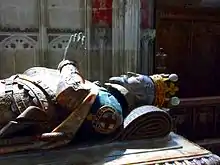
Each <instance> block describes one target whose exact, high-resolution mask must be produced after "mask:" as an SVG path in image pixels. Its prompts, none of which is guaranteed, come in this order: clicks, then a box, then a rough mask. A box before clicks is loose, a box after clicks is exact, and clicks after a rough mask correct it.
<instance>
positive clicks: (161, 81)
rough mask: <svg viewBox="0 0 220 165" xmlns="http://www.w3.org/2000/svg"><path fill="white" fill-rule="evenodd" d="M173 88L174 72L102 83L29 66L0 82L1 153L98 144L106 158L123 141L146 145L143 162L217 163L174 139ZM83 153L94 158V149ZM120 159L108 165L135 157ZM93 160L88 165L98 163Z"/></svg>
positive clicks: (65, 68)
mask: <svg viewBox="0 0 220 165" xmlns="http://www.w3.org/2000/svg"><path fill="white" fill-rule="evenodd" d="M70 40H71V39H70ZM177 82H178V76H177V75H176V74H155V75H151V76H148V75H143V74H138V73H133V72H128V73H126V74H123V75H120V76H118V77H111V78H109V80H107V81H106V82H105V83H104V84H103V85H101V83H99V82H98V81H95V82H90V81H88V80H86V79H85V78H84V77H83V75H82V74H81V73H80V71H79V69H78V64H77V62H75V61H69V60H65V59H64V60H62V61H61V62H60V63H59V65H58V68H57V69H50V68H45V67H33V68H30V69H28V70H26V71H25V72H24V73H23V74H16V75H13V76H11V77H9V78H6V79H4V80H1V81H0V113H1V119H0V154H8V153H12V152H17V151H27V150H28V151H30V150H41V151H42V150H49V149H54V148H58V147H62V146H69V145H73V146H74V144H75V145H76V144H77V145H78V144H81V143H82V144H83V143H84V144H85V143H86V144H94V143H95V144H98V143H100V142H104V144H103V143H102V144H103V147H100V149H101V152H104V151H106V150H111V149H112V147H113V148H114V150H118V149H119V148H120V145H121V147H122V148H123V147H125V146H126V145H125V144H126V143H127V145H129V146H135V145H136V146H139V147H141V146H143V145H147V146H148V149H147V150H145V156H142V157H141V156H140V152H136V151H135V154H137V153H138V154H139V157H141V158H140V159H139V160H141V161H142V163H144V162H145V163H146V162H148V164H157V163H165V162H172V163H173V162H174V163H175V162H176V164H178V163H183V164H184V163H185V164H202V163H207V164H216V163H217V164H218V163H219V161H220V159H219V157H218V156H216V155H214V154H212V153H210V152H209V151H207V150H205V149H202V148H200V147H199V146H196V145H194V144H193V143H191V142H188V141H187V140H184V138H182V137H180V136H178V135H176V134H174V133H172V118H171V116H170V115H169V111H168V110H167V108H166V107H168V106H169V105H172V106H176V105H178V104H179V98H178V97H176V92H177V91H178V87H177V86H176V84H177ZM135 141H136V142H135ZM108 144H110V146H109V145H108ZM118 144H120V145H118ZM152 144H155V145H152ZM83 150H84V151H83V153H88V154H90V155H92V154H93V153H94V151H95V150H96V147H95V148H94V147H93V148H90V147H87V148H86V149H85V148H84V149H83ZM42 152H43V151H42ZM63 152H66V151H65V150H63ZM71 152H73V154H76V155H78V156H76V157H78V159H74V161H75V163H76V161H77V163H80V162H81V163H84V164H85V159H86V158H83V157H82V154H83V153H81V156H80V155H79V154H80V152H79V151H77V149H76V150H74V151H71ZM165 153H169V154H168V155H166V156H164V157H162V155H163V154H165ZM125 155H126V156H125V157H126V158H123V159H124V161H122V158H120V160H117V159H116V160H113V161H112V164H129V163H136V164H137V162H138V160H136V157H134V158H133V159H131V157H129V156H127V154H125ZM136 156H137V155H136ZM79 157H81V159H79ZM95 157H96V155H93V156H92V157H91V158H90V159H89V160H90V162H86V163H90V164H91V163H92V162H91V161H98V160H96V159H95ZM111 157H113V156H111ZM121 157H123V156H122V155H121ZM128 157H129V158H128ZM145 157H147V159H145ZM128 159H129V161H128ZM0 161H1V160H0ZM83 161H84V162H83Z"/></svg>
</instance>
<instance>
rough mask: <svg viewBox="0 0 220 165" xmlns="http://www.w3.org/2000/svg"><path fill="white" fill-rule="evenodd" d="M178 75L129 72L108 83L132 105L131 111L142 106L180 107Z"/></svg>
mask: <svg viewBox="0 0 220 165" xmlns="http://www.w3.org/2000/svg"><path fill="white" fill-rule="evenodd" d="M177 81H178V76H177V75H176V74H155V75H152V76H147V75H143V74H137V73H133V72H128V73H127V74H125V75H121V76H118V77H111V78H110V79H109V81H108V83H106V85H107V86H109V87H113V88H115V89H117V90H118V91H120V92H121V93H122V94H123V95H124V96H125V97H126V100H127V102H128V104H130V109H132V108H135V107H137V106H140V105H156V106H158V107H164V106H167V105H178V104H179V99H178V98H177V97H175V94H176V92H177V91H178V87H177V86H176V83H177Z"/></svg>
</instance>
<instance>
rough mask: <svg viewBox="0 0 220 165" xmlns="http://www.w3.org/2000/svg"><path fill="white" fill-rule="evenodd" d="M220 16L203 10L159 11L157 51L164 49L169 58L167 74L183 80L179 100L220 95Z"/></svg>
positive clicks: (164, 8)
mask: <svg viewBox="0 0 220 165" xmlns="http://www.w3.org/2000/svg"><path fill="white" fill-rule="evenodd" d="M219 15H220V13H219V11H217V10H210V9H202V8H200V9H198V8H194V9H193V8H185V9H184V8H171V7H169V8H168V7H161V8H159V9H158V12H157V41H156V42H157V50H158V49H159V48H160V47H162V48H164V50H165V53H166V54H167V55H168V59H167V72H176V73H177V74H178V75H179V76H180V89H181V90H180V97H200V96H202V97H203V96H213V95H214V96H217V95H219V93H220V89H217V87H218V84H219V83H220V74H219V73H218V72H217V70H218V64H219V62H220V56H219V53H220V48H219V45H218V43H219V39H220V38H219V36H220V35H219V33H220V17H219Z"/></svg>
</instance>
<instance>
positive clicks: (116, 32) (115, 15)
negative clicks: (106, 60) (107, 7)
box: [112, 0, 125, 75]
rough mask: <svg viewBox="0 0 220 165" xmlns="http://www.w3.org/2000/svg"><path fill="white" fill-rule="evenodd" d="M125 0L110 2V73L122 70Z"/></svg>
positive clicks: (114, 73) (113, 73)
mask: <svg viewBox="0 0 220 165" xmlns="http://www.w3.org/2000/svg"><path fill="white" fill-rule="evenodd" d="M124 19H125V0H113V4H112V75H119V74H121V73H122V72H124V68H123V67H121V66H122V64H123V63H124V53H125V52H124V48H125V40H124V39H125V35H124V34H125V31H124V30H125V24H124V23H125V22H124Z"/></svg>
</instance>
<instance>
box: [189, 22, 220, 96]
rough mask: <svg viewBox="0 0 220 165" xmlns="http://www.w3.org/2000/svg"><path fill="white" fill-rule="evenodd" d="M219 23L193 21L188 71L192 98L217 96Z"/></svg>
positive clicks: (219, 90)
mask: <svg viewBox="0 0 220 165" xmlns="http://www.w3.org/2000/svg"><path fill="white" fill-rule="evenodd" d="M219 34H220V23H210V22H204V21H203V22H201V21H195V22H194V23H193V28H192V41H191V43H192V45H191V49H192V53H191V58H190V61H189V65H188V66H189V68H188V69H189V70H190V71H191V72H192V76H193V78H192V79H193V81H192V82H191V83H192V86H193V92H195V94H194V96H213V95H215V96H216V95H219V93H220V89H219V88H217V87H218V84H219V83H220V81H219V79H220V75H219V73H218V71H217V70H218V65H219V61H220V56H219V53H220V48H219V40H220V35H219ZM191 96H193V95H191Z"/></svg>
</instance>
